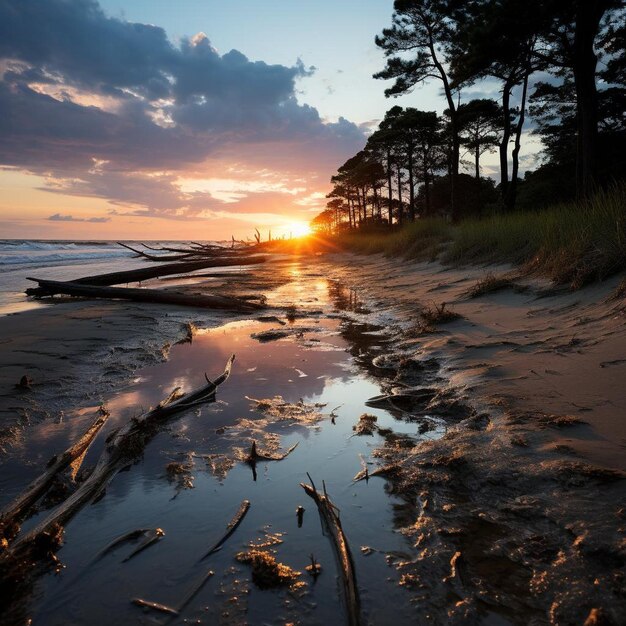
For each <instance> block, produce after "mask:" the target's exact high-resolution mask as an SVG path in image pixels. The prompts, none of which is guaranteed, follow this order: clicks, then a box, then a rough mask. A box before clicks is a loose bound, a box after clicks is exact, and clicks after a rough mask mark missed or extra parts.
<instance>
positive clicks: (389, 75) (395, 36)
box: [374, 0, 460, 220]
mask: <svg viewBox="0 0 626 626" xmlns="http://www.w3.org/2000/svg"><path fill="white" fill-rule="evenodd" d="M456 28H457V22H456V12H455V11H453V10H452V7H451V3H449V2H446V1H445V0H396V1H395V2H394V13H393V16H392V26H391V28H386V29H384V30H383V32H382V35H380V36H377V37H376V45H377V46H379V47H380V48H382V49H383V50H384V51H385V56H386V57H387V64H386V67H385V69H384V70H382V71H381V72H378V73H376V74H374V78H380V79H385V80H386V79H395V82H394V84H393V86H392V87H390V88H389V89H387V90H386V91H385V95H387V96H388V97H389V96H397V95H400V94H403V93H406V92H409V91H411V90H412V89H413V88H414V87H415V86H416V85H420V84H423V83H424V82H425V81H426V80H428V79H431V78H435V79H437V80H440V81H441V83H442V86H443V90H444V94H445V97H446V100H447V103H448V109H449V111H450V123H451V135H452V159H451V161H452V171H451V181H452V184H451V190H450V193H451V203H450V204H451V210H452V217H453V219H455V220H456V219H458V218H459V217H460V216H459V202H458V197H457V193H456V181H457V178H458V173H459V152H460V138H459V132H458V115H457V108H456V103H455V92H454V89H453V87H452V85H451V81H450V79H449V77H448V74H447V71H446V69H445V68H444V64H445V63H446V55H447V52H448V50H449V47H450V43H451V42H452V41H453V40H454V32H455V29H456ZM407 54H408V55H411V56H410V57H407ZM409 206H410V207H413V211H414V197H412V198H411V201H410V205H409ZM410 210H411V208H410Z"/></svg>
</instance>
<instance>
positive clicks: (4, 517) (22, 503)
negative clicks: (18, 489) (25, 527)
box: [0, 411, 109, 539]
mask: <svg viewBox="0 0 626 626" xmlns="http://www.w3.org/2000/svg"><path fill="white" fill-rule="evenodd" d="M108 418H109V414H108V413H107V412H106V411H102V412H101V414H100V415H99V416H98V417H97V418H96V420H95V421H94V422H93V423H92V424H91V426H90V427H89V428H88V429H87V431H86V432H85V434H84V435H83V436H82V437H81V438H80V439H79V440H78V441H77V442H76V443H75V444H73V445H72V446H70V447H69V448H68V449H67V450H66V451H65V452H63V453H62V454H59V455H56V456H54V457H52V459H50V462H49V463H48V467H47V469H46V471H45V472H44V473H43V474H41V475H40V476H38V477H37V478H36V479H35V480H33V481H32V482H31V483H30V485H28V487H27V488H26V489H25V490H24V491H23V492H22V493H21V494H20V495H18V496H17V497H16V498H15V499H14V500H13V501H12V502H10V503H9V504H8V505H7V506H6V507H4V509H2V511H1V512H0V535H2V536H6V535H7V534H8V535H9V537H6V538H7V539H10V538H11V537H10V536H11V535H12V534H14V533H13V530H17V526H18V524H19V523H20V522H21V520H22V519H23V518H24V517H25V516H26V514H27V513H28V512H29V510H30V508H31V507H32V505H33V504H34V503H35V502H36V501H37V500H38V499H39V498H40V497H41V496H42V495H43V494H44V492H45V491H46V490H47V489H48V487H49V486H50V484H51V483H52V481H53V480H54V479H55V477H56V476H57V475H58V474H60V473H61V472H62V471H63V470H65V469H66V468H68V467H69V466H70V465H71V464H72V463H73V462H74V461H76V459H78V458H80V457H81V456H82V455H83V454H84V453H85V452H86V451H87V449H88V448H89V446H90V445H91V443H92V442H93V440H94V439H95V438H96V435H97V434H98V433H99V432H100V430H101V429H102V427H103V426H104V424H105V423H106V421H107V419H108Z"/></svg>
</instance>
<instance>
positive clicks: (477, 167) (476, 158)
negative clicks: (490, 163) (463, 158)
mask: <svg viewBox="0 0 626 626" xmlns="http://www.w3.org/2000/svg"><path fill="white" fill-rule="evenodd" d="M474 159H475V160H476V172H475V175H476V180H480V143H479V141H478V138H476V148H475V152H474Z"/></svg>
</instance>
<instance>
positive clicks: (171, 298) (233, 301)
mask: <svg viewBox="0 0 626 626" xmlns="http://www.w3.org/2000/svg"><path fill="white" fill-rule="evenodd" d="M28 280H32V281H33V282H36V283H38V284H39V286H40V287H41V288H43V289H45V290H46V291H48V292H52V293H60V294H65V295H68V296H79V297H83V298H96V299H106V300H130V301H132V302H153V303H156V304H177V305H181V306H192V307H200V308H203V309H221V310H226V311H237V312H247V311H258V310H261V309H264V308H265V306H264V305H262V304H258V303H256V302H250V301H249V300H244V299H242V298H235V297H229V296H210V295H205V294H191V293H184V292H180V291H169V290H164V289H139V288H133V287H98V286H95V285H83V284H79V283H75V282H60V281H55V280H43V279H40V278H28Z"/></svg>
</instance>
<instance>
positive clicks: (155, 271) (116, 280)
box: [26, 255, 267, 297]
mask: <svg viewBox="0 0 626 626" xmlns="http://www.w3.org/2000/svg"><path fill="white" fill-rule="evenodd" d="M266 260H267V257H264V256H256V255H255V256H240V257H229V258H221V259H220V258H215V259H205V260H203V261H186V262H183V263H168V264H165V265H157V266H156V267H142V268H139V269H136V270H124V271H122V272H109V273H107V274H96V275H95V276H84V277H83V278H76V279H75V280H72V281H71V282H73V283H77V284H80V285H94V286H110V285H123V284H126V283H137V282H141V281H143V280H150V279H151V278H158V277H159V276H172V275H174V274H187V273H189V272H195V271H196V270H203V269H206V268H209V267H232V266H237V265H258V264H259V263H265V261H266ZM54 293H60V292H54V291H52V290H49V289H43V288H33V289H27V290H26V294H27V295H29V296H37V297H41V296H49V295H54Z"/></svg>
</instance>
